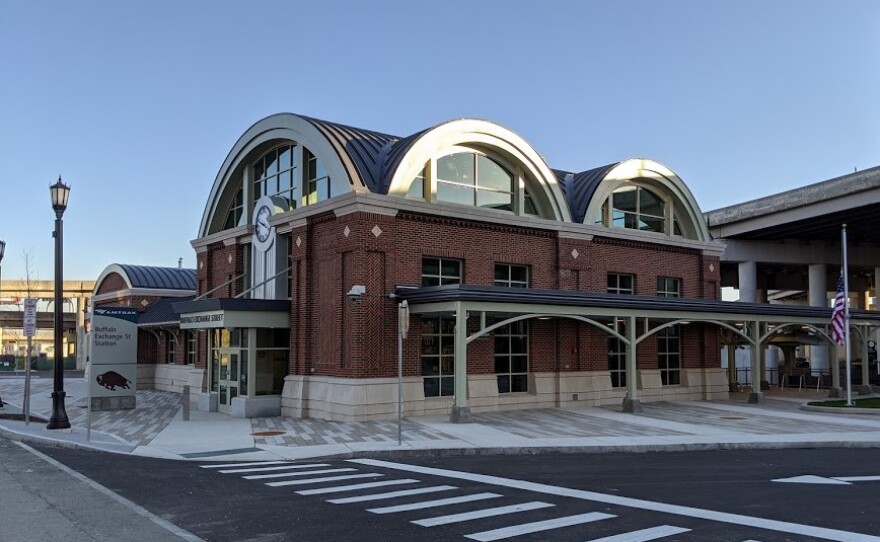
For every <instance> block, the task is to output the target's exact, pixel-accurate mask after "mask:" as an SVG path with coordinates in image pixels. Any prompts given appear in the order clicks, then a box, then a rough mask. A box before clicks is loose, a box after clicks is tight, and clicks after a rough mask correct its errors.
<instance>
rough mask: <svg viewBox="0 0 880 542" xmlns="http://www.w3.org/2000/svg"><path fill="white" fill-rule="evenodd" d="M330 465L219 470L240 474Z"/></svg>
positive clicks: (315, 464)
mask: <svg viewBox="0 0 880 542" xmlns="http://www.w3.org/2000/svg"><path fill="white" fill-rule="evenodd" d="M329 466H330V465H329V464H327V463H314V464H311V465H282V466H280V467H256V468H249V469H231V470H221V471H217V472H222V473H223V474H238V473H241V472H268V471H272V470H292V469H308V468H311V467H329Z"/></svg>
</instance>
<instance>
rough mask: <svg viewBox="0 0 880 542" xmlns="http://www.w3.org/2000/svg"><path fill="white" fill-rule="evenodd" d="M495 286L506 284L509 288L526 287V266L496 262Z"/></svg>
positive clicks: (527, 275)
mask: <svg viewBox="0 0 880 542" xmlns="http://www.w3.org/2000/svg"><path fill="white" fill-rule="evenodd" d="M495 286H507V287H509V288H528V287H529V268H528V266H526V265H516V264H509V263H496V264H495Z"/></svg>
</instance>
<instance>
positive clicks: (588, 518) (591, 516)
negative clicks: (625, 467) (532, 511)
mask: <svg viewBox="0 0 880 542" xmlns="http://www.w3.org/2000/svg"><path fill="white" fill-rule="evenodd" d="M614 517H617V516H615V515H613V514H603V513H602V512H590V513H588V514H578V515H576V516H567V517H562V518H554V519H548V520H545V521H536V522H534V523H523V524H522V525H511V526H510V527H504V528H501V529H493V530H491V531H483V532H481V533H474V534H468V535H465V538H470V539H471V540H479V541H480V542H489V541H490V540H502V539H504V538H510V537H512V536H520V535H524V534H530V533H538V532H541V531H549V530H550V529H559V528H562V527H571V526H573V525H582V524H584V523H591V522H593V521H599V520H603V519H610V518H614ZM646 540H647V539H646Z"/></svg>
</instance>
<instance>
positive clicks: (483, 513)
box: [413, 501, 556, 527]
mask: <svg viewBox="0 0 880 542" xmlns="http://www.w3.org/2000/svg"><path fill="white" fill-rule="evenodd" d="M551 506H556V505H555V504H550V503H549V502H541V501H531V502H524V503H520V504H511V505H509V506H499V507H497V508H484V509H482V510H474V511H473V512H462V513H461V514H450V515H448V516H440V517H436V518H427V519H417V520H415V521H413V523H415V524H416V525H421V526H422V527H436V526H437V525H448V524H450V523H461V522H462V521H471V520H474V519H481V518H491V517H494V516H503V515H505V514H516V513H517V512H527V511H529V510H539V509H541V508H550V507H551Z"/></svg>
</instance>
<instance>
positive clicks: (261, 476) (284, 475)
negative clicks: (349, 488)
mask: <svg viewBox="0 0 880 542" xmlns="http://www.w3.org/2000/svg"><path fill="white" fill-rule="evenodd" d="M356 470H357V469H318V470H307V471H301V470H298V471H293V472H275V473H272V474H252V475H250V476H242V478H244V479H245V480H265V479H267V478H293V477H294V476H311V475H313V474H330V473H331V472H352V471H356Z"/></svg>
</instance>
